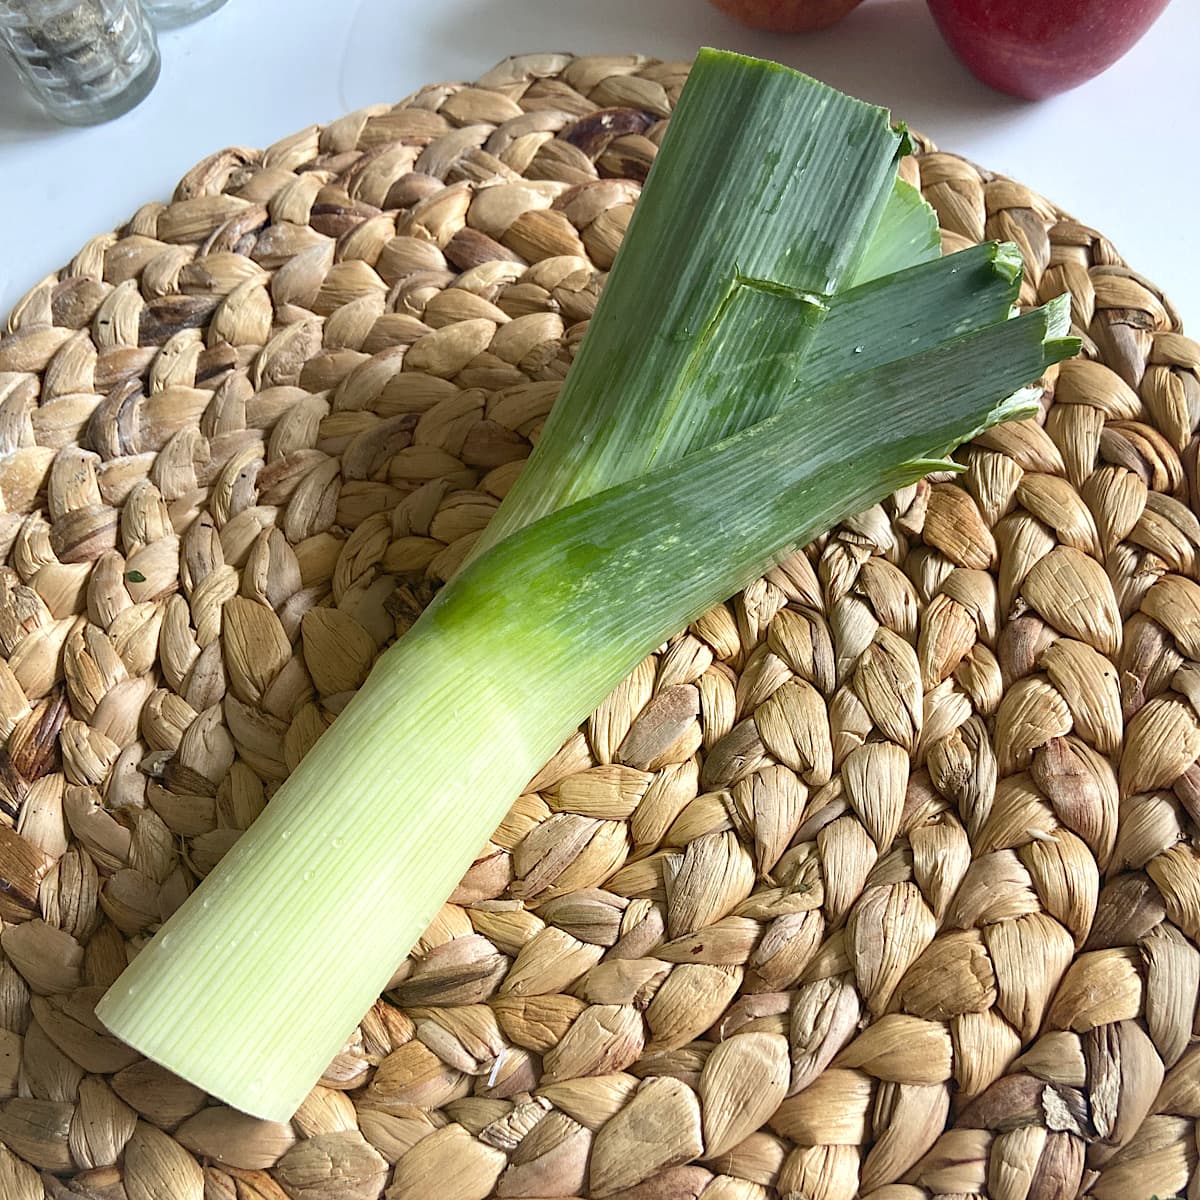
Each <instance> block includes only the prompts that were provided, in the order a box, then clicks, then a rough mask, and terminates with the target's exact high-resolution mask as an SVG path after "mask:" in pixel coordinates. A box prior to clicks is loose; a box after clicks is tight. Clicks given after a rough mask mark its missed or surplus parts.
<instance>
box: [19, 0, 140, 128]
mask: <svg viewBox="0 0 1200 1200" xmlns="http://www.w3.org/2000/svg"><path fill="white" fill-rule="evenodd" d="M0 45H2V46H3V47H4V49H5V50H7V51H8V54H9V57H11V59H12V61H13V63H14V65H15V66H16V68H17V72H18V74H19V75H20V76H21V78H22V79H23V80H24V81H25V83H26V85H27V87H28V88H29V90H30V91H31V92H32V93H33V94H34V96H36V97H37V99H38V100H39V101H40V102H41V104H42V107H43V108H45V110H46V111H47V112H48V113H49V114H50V115H51V116H52V117H54V118H56V119H57V120H59V121H63V122H65V123H66V124H68V125H94V124H98V123H99V122H101V121H108V120H111V119H112V118H113V117H118V116H120V115H121V113H123V112H127V111H128V110H129V109H131V108H133V106H134V105H135V104H137V103H138V102H139V101H141V100H142V99H144V98H145V96H146V94H147V93H148V92H149V91H150V89H151V88H152V87H153V86H154V84H155V81H156V80H157V79H158V68H159V58H158V40H157V38H156V37H155V33H154V29H153V27H152V26H151V24H150V22H149V21H148V20H147V18H146V14H145V13H144V12H143V11H142V8H141V5H140V4H139V3H138V0H0Z"/></svg>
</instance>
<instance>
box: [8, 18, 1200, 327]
mask: <svg viewBox="0 0 1200 1200" xmlns="http://www.w3.org/2000/svg"><path fill="white" fill-rule="evenodd" d="M1030 2H1031V3H1041V2H1043V0H1030ZM161 42H162V57H163V66H162V76H161V78H160V80H159V82H158V85H157V87H156V88H155V90H154V91H153V92H152V93H151V94H150V96H149V97H148V98H147V99H146V100H145V101H143V102H142V104H141V105H140V106H139V107H138V108H137V109H135V110H134V111H133V112H131V113H128V114H127V115H126V116H124V117H122V118H120V119H119V120H117V121H115V122H111V123H110V124H107V125H101V126H96V127H94V128H90V129H66V128H62V127H59V126H55V125H53V124H52V123H50V122H49V121H48V120H47V119H45V118H43V117H42V116H40V115H39V113H38V112H37V111H36V110H35V109H34V108H33V106H32V103H31V102H30V101H28V100H27V99H26V98H25V97H24V95H23V93H22V92H21V91H20V89H19V86H18V84H17V82H16V80H15V79H14V78H12V77H11V75H10V74H9V69H8V66H7V64H6V63H4V62H0V316H2V315H3V314H6V313H7V312H8V310H9V308H10V307H11V306H12V304H13V303H14V302H15V301H16V300H17V299H18V298H19V297H20V296H21V294H22V293H23V292H24V291H25V290H26V289H27V288H29V287H30V286H32V285H33V284H34V283H36V282H37V281H38V280H39V279H40V278H42V277H43V276H44V275H46V274H47V273H48V272H50V271H53V270H54V269H56V268H57V267H59V266H61V265H62V264H63V263H64V262H66V261H67V260H68V259H69V258H70V257H71V256H72V255H73V254H74V252H75V251H76V250H77V249H78V247H79V246H80V245H81V244H82V243H83V242H84V241H85V240H86V239H87V238H88V237H90V236H92V235H93V234H96V233H100V232H102V231H105V230H107V229H110V228H111V227H113V226H114V225H117V224H119V223H121V222H122V221H124V220H125V219H126V218H127V217H128V216H129V215H130V214H131V213H132V212H133V210H134V209H135V208H137V206H138V205H139V204H141V203H142V202H144V201H146V200H150V199H155V198H163V199H165V198H167V197H168V196H169V194H170V191H171V189H172V187H173V185H174V183H175V181H176V180H177V179H178V178H179V176H180V175H182V174H183V173H184V172H185V171H186V170H187V169H188V167H190V166H191V165H192V164H193V163H194V162H196V161H197V160H198V159H200V158H202V157H204V156H205V155H206V154H208V153H210V152H211V151H213V150H217V149H219V148H221V147H223V146H226V145H243V146H266V145H268V144H269V143H270V142H272V141H273V140H275V139H276V138H278V137H281V136H283V135H284V134H288V133H291V132H293V131H294V130H296V129H298V128H300V127H302V126H304V125H307V124H310V123H313V122H325V121H329V120H331V119H333V118H334V117H336V116H339V115H340V114H342V113H344V112H347V111H349V110H351V109H354V108H358V107H361V106H363V105H366V104H373V103H378V102H380V101H388V102H390V101H394V100H398V99H400V98H401V97H402V96H404V95H405V94H406V93H408V92H410V91H412V90H414V89H415V88H417V87H418V86H420V85H422V84H425V83H432V82H435V81H439V80H446V79H472V78H474V77H475V76H477V75H479V74H480V73H482V72H483V71H484V70H486V69H487V68H488V67H490V66H491V65H492V64H493V63H495V62H496V61H497V60H499V59H501V58H503V57H505V56H506V55H508V54H512V53H520V52H524V51H530V50H570V51H574V52H577V53H587V52H603V53H627V52H631V51H636V52H641V53H645V54H653V55H657V56H659V57H663V58H688V57H690V56H691V55H692V54H693V53H694V52H695V50H696V48H697V47H698V46H700V45H702V44H707V45H715V46H722V47H727V48H730V49H737V50H743V51H746V52H748V53H752V54H758V55H762V56H764V57H771V58H776V59H778V60H780V61H783V62H786V63H790V64H791V65H793V66H796V67H800V68H801V69H803V70H805V71H808V72H809V73H810V74H813V75H817V76H818V77H820V78H822V79H825V80H826V81H827V82H829V83H832V84H834V85H836V86H838V87H840V88H842V89H844V90H846V91H850V92H853V93H855V94H857V95H859V96H862V97H864V98H865V99H869V100H873V101H875V102H877V103H880V104H884V105H887V106H889V107H890V108H891V109H892V110H893V112H894V113H895V114H896V115H897V116H898V117H901V118H903V119H904V120H906V121H908V122H909V124H911V125H912V126H914V127H915V128H917V129H920V130H922V131H923V132H925V133H927V134H928V135H929V136H931V137H932V138H934V139H935V140H936V141H937V142H938V143H939V145H941V146H942V147H943V148H945V149H948V150H956V151H958V152H959V153H962V154H965V155H967V156H968V157H970V158H972V159H974V160H975V161H977V162H979V163H982V164H984V165H986V166H989V167H992V168H994V169H996V170H998V171H1002V172H1005V173H1006V174H1010V175H1013V176H1015V177H1016V178H1018V179H1020V180H1021V181H1022V182H1024V183H1026V184H1029V185H1030V186H1032V187H1034V188H1036V189H1037V190H1039V191H1041V192H1042V193H1043V194H1045V195H1046V196H1048V197H1050V198H1051V199H1052V200H1054V201H1055V202H1057V203H1058V204H1060V205H1061V206H1062V207H1064V208H1066V209H1068V210H1069V211H1071V212H1073V213H1074V214H1075V215H1076V216H1078V217H1079V218H1081V219H1082V220H1084V221H1086V222H1087V223H1088V224H1090V225H1093V226H1094V227H1096V228H1097V229H1100V230H1102V231H1103V232H1104V233H1105V234H1107V235H1108V236H1109V238H1111V240H1112V241H1113V242H1115V244H1116V246H1117V248H1118V250H1119V251H1120V252H1121V253H1122V254H1124V255H1125V257H1126V258H1127V259H1128V260H1129V262H1130V263H1131V264H1132V265H1133V266H1134V267H1135V268H1136V269H1137V270H1139V271H1141V272H1142V273H1143V274H1144V275H1147V276H1148V277H1149V278H1151V279H1153V280H1154V281H1156V282H1157V283H1158V284H1159V285H1161V286H1162V287H1163V288H1164V289H1165V290H1166V291H1167V293H1168V294H1169V295H1170V296H1171V297H1172V298H1173V299H1174V300H1175V302H1176V304H1177V305H1178V307H1179V309H1180V310H1181V312H1182V313H1183V314H1184V315H1185V317H1186V316H1188V315H1190V316H1191V318H1192V320H1193V322H1194V323H1195V324H1196V326H1197V327H1200V279H1198V278H1197V268H1198V267H1200V253H1198V239H1197V235H1196V232H1195V219H1194V215H1193V214H1194V210H1195V207H1196V200H1197V196H1198V195H1200V187H1198V186H1197V185H1198V184H1200V75H1198V72H1197V65H1196V58H1195V51H1196V46H1197V44H1198V43H1200V4H1197V0H1174V3H1173V4H1171V5H1170V7H1169V8H1168V9H1167V11H1166V12H1165V13H1164V14H1163V16H1162V17H1161V18H1160V19H1159V21H1158V23H1157V24H1156V25H1155V26H1154V27H1153V28H1152V29H1151V31H1150V32H1149V33H1148V34H1147V35H1146V37H1145V38H1143V40H1142V41H1141V42H1140V43H1139V44H1138V45H1137V46H1136V47H1135V48H1134V49H1133V50H1132V51H1131V52H1130V53H1129V54H1128V55H1127V56H1126V57H1125V58H1124V59H1123V60H1122V61H1121V62H1119V63H1118V64H1117V65H1116V66H1115V67H1113V68H1111V69H1110V70H1109V71H1108V72H1106V73H1105V74H1104V75H1102V76H1100V77H1099V78H1097V79H1095V80H1093V81H1091V82H1090V83H1088V84H1085V85H1084V86H1083V87H1082V88H1079V89H1078V90H1076V91H1074V92H1071V93H1068V94H1067V95H1065V96H1061V97H1058V98H1055V99H1052V100H1049V101H1043V102H1041V103H1038V104H1027V103H1023V102H1020V101H1016V100H1010V99H1008V98H1006V97H1003V96H1000V95H997V94H996V93H993V92H991V91H989V90H988V89H986V88H985V87H984V86H983V85H982V84H979V83H977V82H976V81H975V80H974V79H973V78H972V77H971V76H969V75H968V74H967V72H966V71H965V69H964V68H962V67H961V66H960V65H959V64H958V62H957V61H956V60H955V59H954V58H953V57H952V55H951V54H950V52H949V50H947V49H946V47H945V46H944V44H943V43H942V41H941V39H940V37H939V35H938V33H937V31H936V29H935V28H934V26H933V23H932V20H931V19H930V17H929V15H928V13H927V11H926V9H925V5H924V4H923V3H922V2H921V0H866V3H864V4H863V6H862V7H861V8H859V9H857V10H856V11H855V12H853V13H851V15H850V16H849V17H848V18H847V19H846V20H845V21H844V22H843V23H842V24H841V25H839V26H837V27H836V28H835V29H833V30H830V31H827V32H824V33H820V34H811V35H807V36H794V37H780V36H772V35H766V34H755V33H752V32H750V31H748V30H745V29H743V28H741V27H740V26H738V25H737V24H735V23H734V22H732V21H730V20H729V19H727V18H725V17H724V16H722V15H721V14H720V13H718V12H716V11H715V10H713V9H711V8H710V7H709V5H708V4H707V2H706V0H419V2H418V0H358V2H357V3H356V2H354V0H345V2H342V0H229V3H228V4H227V5H226V6H225V8H223V9H221V10H220V11H218V12H217V13H215V14H214V15H212V16H210V17H207V18H205V19H204V20H203V21H201V22H199V23H197V24H195V25H191V26H188V27H186V28H184V29H180V30H176V31H173V32H170V33H167V34H164V35H163V36H162V39H161Z"/></svg>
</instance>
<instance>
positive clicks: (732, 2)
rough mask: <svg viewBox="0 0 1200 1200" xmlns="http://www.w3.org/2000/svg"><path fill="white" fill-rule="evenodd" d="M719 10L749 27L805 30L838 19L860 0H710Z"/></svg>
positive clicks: (822, 27) (816, 27)
mask: <svg viewBox="0 0 1200 1200" xmlns="http://www.w3.org/2000/svg"><path fill="white" fill-rule="evenodd" d="M712 2H713V4H715V5H716V6H717V7H718V8H719V9H720V10H721V11H722V12H723V13H728V14H729V15H730V16H731V17H736V18H737V20H739V21H741V23H742V24H743V25H749V26H750V27H751V28H752V29H767V30H770V31H771V32H772V33H808V32H809V31H810V30H813V29H825V28H826V27H827V26H829V25H832V24H834V23H835V22H836V21H840V20H841V19H842V18H843V17H844V16H845V15H846V14H847V13H848V12H849V11H850V10H851V9H852V8H856V7H857V6H858V5H859V4H860V3H861V2H862V0H712Z"/></svg>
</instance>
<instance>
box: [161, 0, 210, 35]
mask: <svg viewBox="0 0 1200 1200" xmlns="http://www.w3.org/2000/svg"><path fill="white" fill-rule="evenodd" d="M224 3H225V0H142V7H143V8H144V9H145V10H146V13H147V15H148V16H149V18H150V20H151V21H153V22H154V24H155V27H156V28H158V29H178V28H179V26H180V25H190V24H191V23H192V22H193V21H198V20H200V18H201V17H207V16H208V14H209V13H211V12H216V11H217V9H218V8H220V7H221V5H222V4H224Z"/></svg>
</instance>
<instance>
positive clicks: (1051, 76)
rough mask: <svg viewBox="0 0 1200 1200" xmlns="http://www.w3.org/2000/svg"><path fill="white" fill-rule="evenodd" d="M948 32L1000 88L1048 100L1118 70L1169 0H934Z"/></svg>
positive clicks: (977, 70) (972, 65) (961, 53)
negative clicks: (1109, 69) (1114, 67)
mask: <svg viewBox="0 0 1200 1200" xmlns="http://www.w3.org/2000/svg"><path fill="white" fill-rule="evenodd" d="M928 3H929V11H930V12H931V13H933V19H934V20H935V21H936V22H937V26H938V28H939V29H940V30H941V31H942V36H943V37H944V38H945V39H946V41H947V42H948V43H949V44H950V48H951V49H952V50H953V51H954V52H955V54H957V55H958V57H959V58H960V59H962V61H963V62H964V63H965V64H966V66H967V67H968V68H969V69H970V70H971V71H972V72H973V73H974V74H975V75H976V76H978V78H980V79H982V80H983V82H984V83H987V84H990V85H991V86H992V87H994V88H997V89H998V90H999V91H1002V92H1008V93H1010V94H1011V95H1014V96H1023V97H1024V98H1025V99H1027V100H1041V99H1042V98H1043V97H1045V96H1053V95H1055V94H1056V93H1058V92H1065V91H1068V90H1069V89H1071V88H1073V87H1078V86H1079V85H1080V84H1081V83H1083V82H1084V81H1085V80H1088V79H1091V77H1092V76H1093V75H1099V74H1100V72H1101V71H1103V70H1105V69H1106V68H1107V67H1111V66H1112V64H1113V63H1115V62H1116V61H1117V59H1118V58H1120V57H1121V55H1122V54H1124V53H1125V52H1126V51H1127V50H1128V49H1129V48H1130V47H1131V46H1132V45H1133V44H1134V42H1136V41H1137V40H1138V38H1140V37H1141V36H1142V34H1143V33H1145V32H1146V30H1147V29H1149V28H1150V26H1151V25H1153V24H1154V21H1155V19H1156V18H1157V17H1158V15H1159V13H1161V12H1162V10H1163V9H1164V8H1166V7H1167V0H928Z"/></svg>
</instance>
